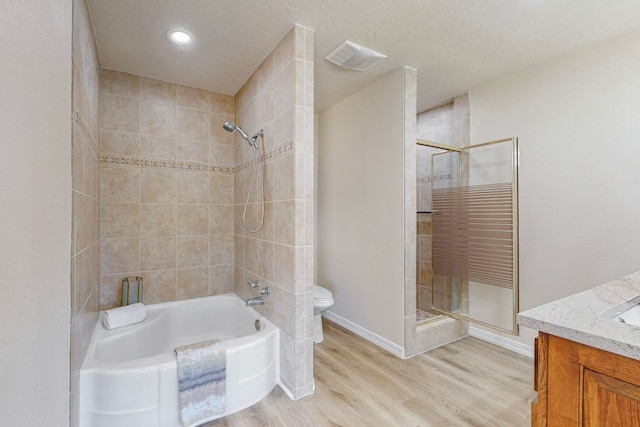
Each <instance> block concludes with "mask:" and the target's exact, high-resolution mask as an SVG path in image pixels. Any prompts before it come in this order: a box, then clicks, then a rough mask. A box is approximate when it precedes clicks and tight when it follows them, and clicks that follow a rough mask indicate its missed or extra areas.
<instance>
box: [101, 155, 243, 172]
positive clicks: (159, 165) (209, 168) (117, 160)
mask: <svg viewBox="0 0 640 427" xmlns="http://www.w3.org/2000/svg"><path fill="white" fill-rule="evenodd" d="M100 163H102V164H105V165H107V166H134V167H142V168H151V169H179V170H184V171H192V172H215V173H226V174H232V173H233V168H232V167H231V166H218V165H208V164H205V163H196V162H177V161H174V160H151V159H139V158H136V157H112V156H100Z"/></svg>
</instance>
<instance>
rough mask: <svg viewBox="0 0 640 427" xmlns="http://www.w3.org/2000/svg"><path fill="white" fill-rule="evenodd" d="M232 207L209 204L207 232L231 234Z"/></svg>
mask: <svg viewBox="0 0 640 427" xmlns="http://www.w3.org/2000/svg"><path fill="white" fill-rule="evenodd" d="M233 232H234V207H233V206H231V205H211V206H210V207H209V233H211V234H212V235H215V234H233Z"/></svg>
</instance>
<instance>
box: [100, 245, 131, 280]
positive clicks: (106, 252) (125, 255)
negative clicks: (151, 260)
mask: <svg viewBox="0 0 640 427" xmlns="http://www.w3.org/2000/svg"><path fill="white" fill-rule="evenodd" d="M139 249H140V246H139V242H138V239H135V238H122V239H102V240H100V273H101V274H114V273H123V272H128V271H138V267H139V265H140V262H139V260H140V256H139Z"/></svg>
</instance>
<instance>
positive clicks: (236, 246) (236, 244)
mask: <svg viewBox="0 0 640 427" xmlns="http://www.w3.org/2000/svg"><path fill="white" fill-rule="evenodd" d="M244 241H245V239H244V237H241V236H238V235H236V236H234V240H233V262H234V264H235V265H236V266H238V267H240V268H244Z"/></svg>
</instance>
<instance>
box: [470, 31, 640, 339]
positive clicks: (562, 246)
mask: <svg viewBox="0 0 640 427" xmlns="http://www.w3.org/2000/svg"><path fill="white" fill-rule="evenodd" d="M638 76H640V33H635V34H632V35H629V36H626V37H623V38H617V39H615V40H610V41H608V42H605V43H602V44H600V45H597V46H595V47H593V48H591V49H588V50H585V51H582V52H580V53H578V54H574V55H571V56H566V57H563V58H560V59H557V60H555V61H552V62H548V63H545V64H542V65H540V66H538V67H535V68H532V69H530V70H527V71H525V72H522V73H518V74H515V75H512V76H509V77H507V78H504V79H502V80H499V81H496V82H492V83H490V84H487V85H485V86H483V87H480V88H476V89H474V90H472V91H471V92H470V97H471V141H472V144H473V143H479V142H482V141H489V140H494V139H498V138H502V137H510V136H517V137H519V141H520V302H521V303H520V310H526V309H528V308H531V307H535V306H538V305H540V304H543V303H546V302H549V301H552V300H555V299H558V298H561V297H564V296H566V295H570V294H573V293H575V292H578V291H581V290H585V289H588V288H590V287H593V286H595V285H598V284H601V283H603V282H606V281H609V280H612V279H615V278H618V277H621V276H623V275H625V274H628V273H631V272H634V271H637V270H640V239H639V236H640V220H639V218H640V197H639V194H640V190H639V187H638V183H639V182H640V167H639V165H638V160H639V159H640V120H639V119H638V117H639V114H638V113H639V112H640V78H638ZM532 336H533V331H524V333H523V334H522V337H521V338H520V340H521V341H522V342H525V343H527V344H531V341H530V340H531V337H532Z"/></svg>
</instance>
